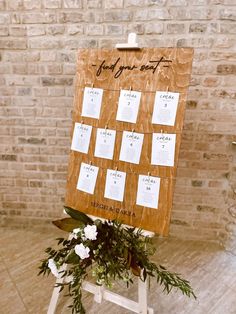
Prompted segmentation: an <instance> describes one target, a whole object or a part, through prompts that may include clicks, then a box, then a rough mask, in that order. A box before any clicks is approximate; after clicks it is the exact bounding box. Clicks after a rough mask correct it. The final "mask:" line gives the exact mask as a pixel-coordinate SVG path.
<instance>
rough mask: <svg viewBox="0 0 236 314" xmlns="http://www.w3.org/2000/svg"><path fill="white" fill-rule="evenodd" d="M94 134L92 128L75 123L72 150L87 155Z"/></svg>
mask: <svg viewBox="0 0 236 314" xmlns="http://www.w3.org/2000/svg"><path fill="white" fill-rule="evenodd" d="M91 133H92V126H90V125H86V124H82V123H77V122H76V123H75V127H74V132H73V138H72V143H71V149H72V150H75V151H77V152H80V153H84V154H87V153H88V149H89V143H90V138H91Z"/></svg>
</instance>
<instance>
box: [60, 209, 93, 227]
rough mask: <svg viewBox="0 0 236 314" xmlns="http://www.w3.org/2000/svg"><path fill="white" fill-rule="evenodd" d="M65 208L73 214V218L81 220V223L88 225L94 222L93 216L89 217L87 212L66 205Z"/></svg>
mask: <svg viewBox="0 0 236 314" xmlns="http://www.w3.org/2000/svg"><path fill="white" fill-rule="evenodd" d="M64 209H65V211H66V213H67V214H68V215H69V216H71V218H74V219H76V220H78V221H80V222H81V223H83V224H85V225H87V224H93V220H92V219H91V218H89V217H88V216H87V215H86V214H84V213H82V212H80V211H78V210H75V209H73V208H71V207H68V206H64Z"/></svg>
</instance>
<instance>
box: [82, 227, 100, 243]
mask: <svg viewBox="0 0 236 314" xmlns="http://www.w3.org/2000/svg"><path fill="white" fill-rule="evenodd" d="M84 234H85V237H86V238H87V239H89V240H96V239H97V234H98V233H97V226H95V225H92V226H91V225H87V226H86V227H85V228H84Z"/></svg>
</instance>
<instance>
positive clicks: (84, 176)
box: [77, 162, 99, 194]
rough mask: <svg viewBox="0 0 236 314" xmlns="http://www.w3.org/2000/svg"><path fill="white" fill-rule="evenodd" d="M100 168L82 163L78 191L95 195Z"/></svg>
mask: <svg viewBox="0 0 236 314" xmlns="http://www.w3.org/2000/svg"><path fill="white" fill-rule="evenodd" d="M98 170H99V168H98V167H95V166H91V165H88V164H85V163H83V162H82V163H81V166H80V173H79V179H78V182H77V190H80V191H83V192H86V193H89V194H94V189H95V185H96V181H97V176H98Z"/></svg>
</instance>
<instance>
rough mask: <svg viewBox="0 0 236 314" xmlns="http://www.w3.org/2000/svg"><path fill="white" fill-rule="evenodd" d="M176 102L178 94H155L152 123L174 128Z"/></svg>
mask: <svg viewBox="0 0 236 314" xmlns="http://www.w3.org/2000/svg"><path fill="white" fill-rule="evenodd" d="M178 102H179V93H171V92H156V96H155V103H154V110H153V115H152V123H153V124H162V125H171V126H174V125H175V118H176V112H177V107H178Z"/></svg>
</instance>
